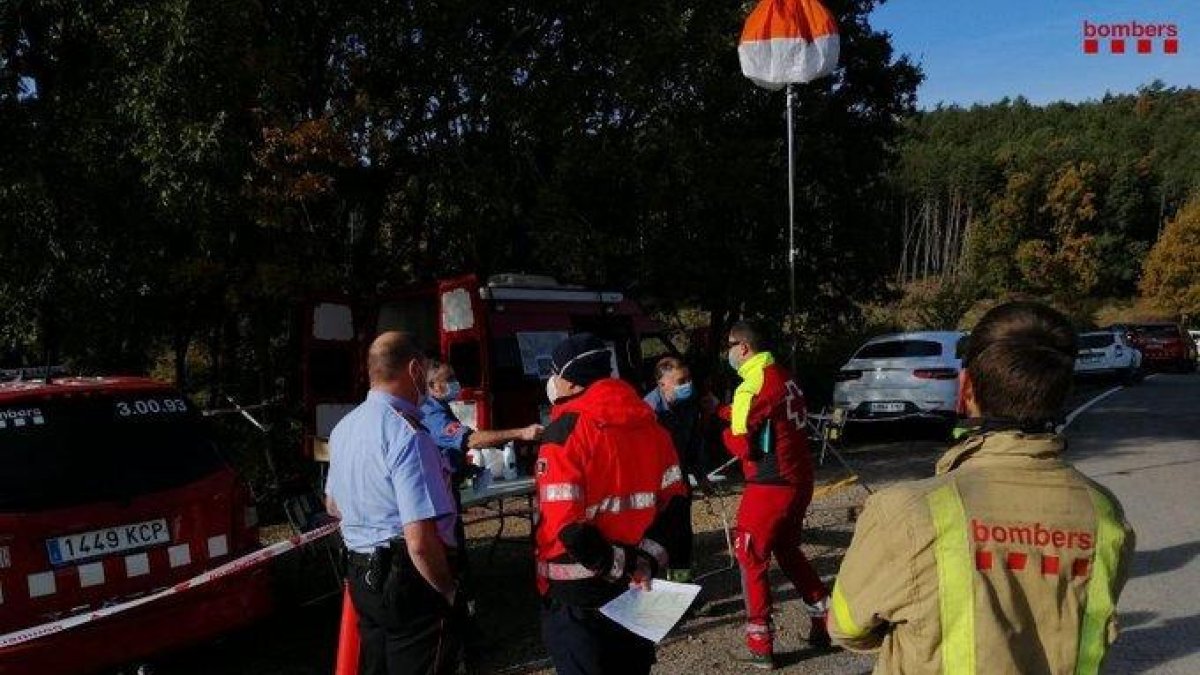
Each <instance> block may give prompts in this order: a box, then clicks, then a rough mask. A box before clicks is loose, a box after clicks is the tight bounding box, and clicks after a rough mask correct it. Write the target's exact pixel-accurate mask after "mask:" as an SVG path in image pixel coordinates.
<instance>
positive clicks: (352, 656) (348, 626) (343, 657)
mask: <svg viewBox="0 0 1200 675" xmlns="http://www.w3.org/2000/svg"><path fill="white" fill-rule="evenodd" d="M359 646H360V643H359V636H358V613H357V612H355V611H354V603H353V602H351V601H350V584H348V583H344V584H343V585H342V625H341V628H339V629H338V652H337V664H336V665H335V666H334V668H333V675H357V673H358V648H359Z"/></svg>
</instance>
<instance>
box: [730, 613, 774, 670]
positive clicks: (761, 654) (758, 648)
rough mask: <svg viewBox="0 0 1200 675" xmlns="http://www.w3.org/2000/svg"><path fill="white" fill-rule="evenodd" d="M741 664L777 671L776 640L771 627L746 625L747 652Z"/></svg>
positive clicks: (741, 658)
mask: <svg viewBox="0 0 1200 675" xmlns="http://www.w3.org/2000/svg"><path fill="white" fill-rule="evenodd" d="M737 660H738V662H739V663H742V664H745V665H748V666H751V667H753V668H759V669H761V670H774V669H775V654H774V639H773V636H772V634H771V626H769V625H764V624H757V623H748V624H746V652H745V654H744V655H742V656H741V657H739V658H738V659H737Z"/></svg>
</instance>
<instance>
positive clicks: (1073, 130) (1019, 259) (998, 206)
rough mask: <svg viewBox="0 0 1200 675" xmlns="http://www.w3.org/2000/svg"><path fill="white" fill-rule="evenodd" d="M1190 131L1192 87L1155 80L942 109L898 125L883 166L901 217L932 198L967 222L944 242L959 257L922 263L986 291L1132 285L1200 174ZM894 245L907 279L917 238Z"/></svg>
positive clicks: (1196, 107) (1195, 105)
mask: <svg viewBox="0 0 1200 675" xmlns="http://www.w3.org/2000/svg"><path fill="white" fill-rule="evenodd" d="M1198 134H1200V90H1196V89H1174V88H1167V87H1165V86H1163V85H1162V84H1161V83H1157V82H1156V83H1153V84H1151V85H1149V86H1147V87H1144V88H1143V89H1141V90H1140V91H1139V92H1138V93H1137V94H1134V95H1121V96H1106V97H1105V98H1103V99H1102V100H1098V101H1088V102H1085V103H1080V104H1072V103H1055V104H1051V105H1046V106H1032V105H1030V104H1029V103H1028V102H1026V101H1024V100H1023V99H1020V98H1018V99H1016V100H1007V99H1006V100H1004V101H1000V102H998V103H995V104H991V105H977V106H973V107H971V108H960V107H939V108H937V109H935V110H933V111H930V112H927V113H922V114H919V115H917V116H915V117H914V118H913V119H911V120H910V121H909V122H908V123H907V133H906V135H905V136H904V138H903V140H902V144H901V161H900V163H899V165H898V166H897V168H896V170H895V171H894V172H893V174H892V177H891V181H892V185H893V191H894V194H895V195H896V196H895V197H894V198H893V203H895V204H899V205H902V208H901V213H900V214H898V216H897V219H898V220H900V221H903V222H911V221H912V219H911V217H909V215H911V214H912V213H916V212H922V213H924V211H922V210H927V209H930V208H933V209H935V211H934V213H937V214H939V215H938V216H937V217H939V218H941V219H943V220H946V221H948V222H950V224H951V225H952V224H953V221H954V220H956V219H957V220H961V219H963V218H966V219H967V220H969V225H968V226H967V228H966V236H965V237H962V242H961V246H959V245H958V243H957V240H954V241H952V242H951V244H952V247H953V248H955V250H956V252H957V254H958V255H960V256H961V264H958V263H956V262H955V261H954V260H953V259H952V260H949V261H945V260H941V259H935V261H934V262H935V264H934V265H932V266H923V267H921V269H922V271H924V270H925V269H926V268H929V272H931V273H935V274H940V275H947V274H950V275H954V276H957V277H961V278H964V279H965V281H966V282H967V283H968V284H969V285H970V286H972V287H973V288H975V289H976V290H977V291H978V292H979V293H980V294H981V295H983V296H989V297H998V296H999V295H1001V294H1003V293H1006V292H1010V291H1025V292H1031V293H1037V294H1042V295H1054V296H1056V297H1059V298H1062V299H1064V300H1068V299H1070V300H1071V301H1072V302H1080V301H1082V299H1084V298H1086V297H1089V296H1122V295H1130V294H1132V293H1133V292H1134V291H1135V289H1136V287H1137V282H1138V275H1139V273H1140V270H1141V266H1142V265H1141V263H1142V259H1143V258H1144V256H1145V254H1146V252H1147V251H1148V250H1149V248H1150V246H1151V244H1153V242H1154V240H1155V238H1156V237H1157V235H1158V231H1159V228H1160V225H1161V223H1163V222H1164V221H1165V220H1166V219H1167V218H1168V217H1170V215H1171V214H1172V213H1174V212H1175V211H1176V210H1177V209H1178V208H1179V207H1180V205H1181V204H1182V203H1183V200H1184V199H1185V198H1186V196H1187V194H1188V193H1189V191H1191V190H1193V189H1195V188H1196V187H1197V186H1200V154H1198V153H1200V150H1197V148H1198V147H1200V144H1198V143H1197V141H1198V140H1200V137H1198ZM964 214H965V215H964ZM931 231H932V232H933V233H934V234H935V236H936V235H937V233H939V232H943V231H949V232H951V233H953V232H954V228H953V227H936V226H935V227H933V228H932V230H931ZM929 249H930V247H928V246H926V247H925V249H924V250H923V251H920V253H922V254H923V255H925V256H928V253H929ZM933 249H934V250H935V251H936V247H933ZM893 250H896V251H903V253H902V257H903V259H904V260H905V262H903V263H901V270H902V271H904V270H907V271H908V274H907V275H906V276H908V277H909V278H913V274H912V271H913V270H914V269H916V268H917V266H915V265H913V264H912V263H911V262H910V261H909V258H910V257H911V256H912V255H913V249H911V248H909V247H905V246H903V245H901V244H900V243H897V244H894V245H893Z"/></svg>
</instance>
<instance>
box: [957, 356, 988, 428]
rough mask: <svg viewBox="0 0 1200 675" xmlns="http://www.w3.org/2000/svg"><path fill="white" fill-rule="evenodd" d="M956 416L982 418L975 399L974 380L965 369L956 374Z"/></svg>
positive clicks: (977, 401)
mask: <svg viewBox="0 0 1200 675" xmlns="http://www.w3.org/2000/svg"><path fill="white" fill-rule="evenodd" d="M956 407H957V408H958V414H960V415H963V416H965V417H982V412H981V411H980V409H979V400H978V399H977V398H976V397H975V380H973V379H972V378H971V373H970V371H968V370H967V369H966V368H963V369H962V370H960V371H959V372H958V405H957V406H956Z"/></svg>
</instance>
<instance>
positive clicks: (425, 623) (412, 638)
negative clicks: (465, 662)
mask: <svg viewBox="0 0 1200 675" xmlns="http://www.w3.org/2000/svg"><path fill="white" fill-rule="evenodd" d="M402 547H403V544H400V545H399V546H394V547H393V549H394V551H395V552H394V553H393V556H392V557H394V558H395V559H394V560H391V561H385V562H384V563H383V564H382V565H381V564H380V563H379V561H378V560H374V561H372V559H371V558H369V557H368V556H363V555H358V554H351V556H350V565H349V577H350V599H351V601H352V602H353V603H354V609H355V611H356V612H357V613H358V632H359V636H360V639H361V641H362V646H361V648H360V651H359V657H358V672H359V673H360V675H449V674H452V673H454V672H456V671H457V669H458V661H459V654H460V648H461V642H460V639H459V635H458V632H459V631H458V624H459V621H458V620H457V616H458V613H457V612H456V610H455V609H454V608H452V607H450V605H448V604H447V603H446V600H445V598H443V597H442V595H441V594H440V593H438V592H437V591H436V590H434V588H433V587H432V586H430V585H429V582H427V581H425V578H424V577H422V576H421V574H420V573H419V572H417V570H416V568H415V567H414V566H413V564H412V562H411V561H410V560H409V558H408V552H407V551H404V550H402ZM385 570H386V571H385Z"/></svg>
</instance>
